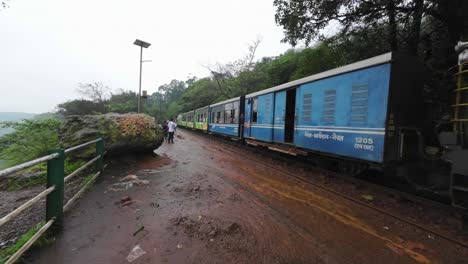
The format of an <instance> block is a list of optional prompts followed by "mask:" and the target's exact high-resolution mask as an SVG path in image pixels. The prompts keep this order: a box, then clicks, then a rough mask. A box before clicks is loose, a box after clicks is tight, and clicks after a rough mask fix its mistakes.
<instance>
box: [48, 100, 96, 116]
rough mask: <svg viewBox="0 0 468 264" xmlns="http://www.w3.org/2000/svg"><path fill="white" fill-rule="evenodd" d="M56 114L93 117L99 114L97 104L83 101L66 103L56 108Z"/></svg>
mask: <svg viewBox="0 0 468 264" xmlns="http://www.w3.org/2000/svg"><path fill="white" fill-rule="evenodd" d="M57 108H58V113H59V114H60V115H63V116H70V115H94V114H99V113H100V112H101V106H100V104H99V103H95V102H93V101H88V100H84V99H77V100H72V101H68V102H65V103H62V104H59V105H58V106H57Z"/></svg>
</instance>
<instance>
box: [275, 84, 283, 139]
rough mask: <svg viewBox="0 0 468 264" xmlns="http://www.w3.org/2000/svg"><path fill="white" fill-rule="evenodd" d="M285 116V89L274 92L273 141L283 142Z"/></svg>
mask: <svg viewBox="0 0 468 264" xmlns="http://www.w3.org/2000/svg"><path fill="white" fill-rule="evenodd" d="M285 118H286V91H281V92H277V93H276V94H275V116H274V121H273V141H274V142H279V143H283V142H284V121H285Z"/></svg>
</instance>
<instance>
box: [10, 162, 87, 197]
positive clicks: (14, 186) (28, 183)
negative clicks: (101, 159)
mask: <svg viewBox="0 0 468 264" xmlns="http://www.w3.org/2000/svg"><path fill="white" fill-rule="evenodd" d="M85 163H86V161H83V160H70V159H66V160H65V168H64V171H65V176H66V175H68V174H70V173H72V172H74V171H75V170H77V169H78V168H80V167H81V166H83V165H84V164H85ZM37 171H40V172H41V175H39V176H37V177H32V178H26V179H24V178H21V177H18V178H14V179H7V180H6V190H8V191H17V190H22V189H26V188H29V187H32V186H38V185H45V184H46V182H47V163H45V162H44V163H41V164H38V165H36V166H33V167H30V168H27V169H24V170H23V171H22V172H23V173H26V172H37Z"/></svg>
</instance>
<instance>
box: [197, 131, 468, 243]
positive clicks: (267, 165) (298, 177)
mask: <svg viewBox="0 0 468 264" xmlns="http://www.w3.org/2000/svg"><path fill="white" fill-rule="evenodd" d="M199 137H201V136H199ZM218 142H221V141H220V140H218ZM225 145H227V144H225ZM225 149H226V150H228V151H231V152H233V153H235V154H237V155H238V154H239V153H238V152H237V151H235V150H234V149H231V148H225ZM249 160H252V161H255V162H257V163H259V164H261V165H263V166H265V167H268V168H271V169H274V170H276V171H278V172H280V173H282V174H285V175H287V176H289V177H293V178H296V179H298V180H300V181H303V182H305V183H309V184H311V185H313V186H315V187H317V188H319V189H322V190H324V191H327V192H329V193H332V194H335V195H337V196H340V197H342V198H345V199H347V200H349V201H351V202H354V203H356V204H358V205H361V206H363V207H367V208H369V209H372V210H374V211H377V212H379V213H381V214H384V215H387V216H390V217H392V218H394V219H397V220H398V221H401V222H404V223H406V224H409V225H412V226H414V227H417V228H419V229H422V230H424V231H426V232H428V233H431V234H433V235H436V236H438V237H441V238H443V239H445V240H447V241H450V242H452V243H455V244H457V245H459V246H462V247H465V248H468V244H467V243H466V242H464V241H461V240H459V239H456V238H451V237H449V236H447V235H445V234H442V233H439V232H437V231H434V230H432V229H430V228H428V227H425V226H423V225H420V224H418V223H416V222H414V221H412V220H409V219H406V218H405V217H402V216H399V215H395V214H392V213H390V212H387V211H385V210H383V209H380V208H378V207H375V206H373V205H370V204H367V203H365V202H362V201H360V200H357V199H355V198H353V197H351V196H349V195H346V194H343V193H340V192H337V191H335V190H333V189H331V188H327V187H325V186H322V185H320V184H318V183H315V182H313V181H310V180H307V179H305V178H303V177H301V176H297V175H294V174H292V173H290V172H287V171H283V170H281V169H279V168H277V167H276V166H272V165H270V164H267V163H265V162H263V161H260V160H258V159H255V158H251V159H249Z"/></svg>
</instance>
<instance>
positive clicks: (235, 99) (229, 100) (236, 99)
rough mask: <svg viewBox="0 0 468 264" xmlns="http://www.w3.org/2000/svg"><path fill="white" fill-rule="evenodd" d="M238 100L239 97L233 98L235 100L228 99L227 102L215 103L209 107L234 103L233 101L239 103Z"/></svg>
mask: <svg viewBox="0 0 468 264" xmlns="http://www.w3.org/2000/svg"><path fill="white" fill-rule="evenodd" d="M239 100H240V97H235V98H231V99H228V100H225V101H222V102H219V103H216V104H212V105H210V107H213V106H218V105H223V104H227V103H231V102H235V101H239Z"/></svg>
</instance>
